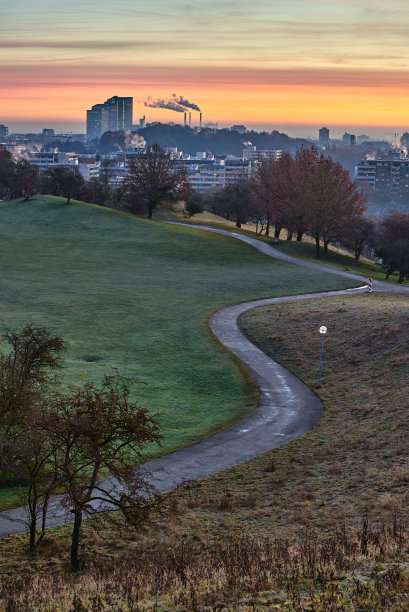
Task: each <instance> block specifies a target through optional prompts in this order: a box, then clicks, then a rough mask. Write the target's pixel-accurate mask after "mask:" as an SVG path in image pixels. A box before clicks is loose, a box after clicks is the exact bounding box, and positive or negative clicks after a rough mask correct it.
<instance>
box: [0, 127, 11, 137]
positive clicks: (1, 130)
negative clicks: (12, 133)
mask: <svg viewBox="0 0 409 612" xmlns="http://www.w3.org/2000/svg"><path fill="white" fill-rule="evenodd" d="M8 135H9V129H8V127H7V125H0V138H7V137H8Z"/></svg>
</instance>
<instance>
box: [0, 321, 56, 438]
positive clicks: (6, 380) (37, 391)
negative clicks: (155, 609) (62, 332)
mask: <svg viewBox="0 0 409 612" xmlns="http://www.w3.org/2000/svg"><path fill="white" fill-rule="evenodd" d="M1 336H2V338H3V341H6V342H7V343H8V344H9V345H10V351H9V353H6V354H4V353H1V354H0V434H1V435H3V436H4V435H9V434H10V433H11V432H12V431H13V430H14V429H16V430H17V432H19V428H20V426H21V425H22V424H23V423H24V422H25V420H26V417H27V414H28V413H29V412H30V411H31V410H32V408H33V406H35V405H36V404H37V403H38V402H39V401H40V400H41V397H42V396H43V394H44V393H45V392H46V390H47V389H48V387H49V386H50V385H51V384H54V383H55V382H56V373H57V372H58V370H60V369H61V367H62V358H61V352H62V351H63V350H64V348H65V343H64V341H63V340H62V338H60V337H59V336H56V335H53V334H52V333H51V332H50V331H49V330H47V329H45V328H42V327H33V326H31V325H26V326H25V327H23V328H21V329H14V330H12V329H5V330H4V331H3V333H2V334H1Z"/></svg>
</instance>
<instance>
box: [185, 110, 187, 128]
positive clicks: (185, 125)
mask: <svg viewBox="0 0 409 612" xmlns="http://www.w3.org/2000/svg"><path fill="white" fill-rule="evenodd" d="M186 125H187V113H185V127H186Z"/></svg>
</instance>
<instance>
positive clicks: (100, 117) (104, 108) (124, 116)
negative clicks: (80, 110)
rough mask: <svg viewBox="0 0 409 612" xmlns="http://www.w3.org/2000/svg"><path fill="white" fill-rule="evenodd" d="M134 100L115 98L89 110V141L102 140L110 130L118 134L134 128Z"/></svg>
mask: <svg viewBox="0 0 409 612" xmlns="http://www.w3.org/2000/svg"><path fill="white" fill-rule="evenodd" d="M132 115H133V98H120V97H119V96H113V97H112V98H109V99H108V100H106V101H105V102H104V103H103V104H95V105H94V106H93V107H92V108H91V109H90V110H87V140H88V141H89V140H93V139H94V138H100V137H101V135H102V134H103V133H104V132H107V131H108V130H110V131H112V132H117V131H119V130H128V129H131V127H132Z"/></svg>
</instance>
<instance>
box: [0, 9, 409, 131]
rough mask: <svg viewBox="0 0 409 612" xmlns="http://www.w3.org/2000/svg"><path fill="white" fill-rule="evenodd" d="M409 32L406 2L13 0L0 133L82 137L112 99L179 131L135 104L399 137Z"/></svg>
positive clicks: (5, 31)
mask: <svg viewBox="0 0 409 612" xmlns="http://www.w3.org/2000/svg"><path fill="white" fill-rule="evenodd" d="M408 26H409V12H408V11H407V2H406V0H392V1H391V2H389V3H388V4H385V3H383V2H377V1H371V2H370V1H368V0H364V1H362V2H359V3H356V2H352V1H350V0H330V1H327V2H326V3H321V2H316V1H314V0H289V1H286V2H284V1H281V0H277V1H275V2H273V3H271V2H264V1H260V2H254V3H248V2H244V1H242V0H235V1H234V2H233V1H230V0H225V1H220V0H219V1H218V2H215V1H213V0H208V1H207V2H206V3H191V2H181V1H180V0H175V1H174V2H172V3H169V2H165V1H164V0H152V1H151V2H150V3H149V5H147V4H146V3H145V2H141V1H139V0H137V1H133V2H132V1H130V0H118V2H117V3H116V4H113V3H112V2H107V1H106V0H100V1H98V2H97V1H96V0H89V1H88V2H87V3H83V2H79V1H77V0H74V1H72V2H70V3H63V2H57V3H56V2H51V1H50V0H40V1H39V2H36V3H33V2H32V1H31V0H17V1H16V2H15V3H13V4H11V3H9V4H8V5H7V6H5V7H4V8H2V19H1V23H0V31H1V42H0V48H1V63H0V89H1V106H0V123H5V124H16V126H17V125H18V124H19V123H22V122H25V123H29V122H34V123H35V122H47V123H48V124H50V125H51V124H52V123H53V122H57V123H58V122H68V123H69V122H71V123H73V124H77V125H80V124H82V125H83V124H84V123H85V111H86V109H87V108H90V106H92V105H93V104H95V103H97V102H98V101H100V100H105V99H107V98H108V97H110V96H112V95H119V96H132V97H133V98H134V122H135V123H136V122H137V121H138V119H139V117H140V116H142V115H144V114H145V115H146V117H147V121H164V122H165V121H173V122H180V123H181V122H182V117H181V116H180V114H178V113H176V112H173V111H169V110H164V109H151V108H146V107H144V104H143V103H144V100H146V98H147V97H148V96H152V97H154V98H155V97H158V98H159V97H166V96H171V95H172V93H175V92H176V93H177V94H178V95H183V96H186V97H187V98H188V99H189V100H193V101H194V102H195V103H196V104H197V105H198V106H200V109H201V110H202V112H203V120H204V122H207V121H208V122H213V123H218V124H219V125H220V126H223V125H231V124H234V123H245V124H246V125H248V126H249V127H251V126H263V125H264V126H266V127H270V128H271V129H274V126H275V125H283V124H291V125H297V124H299V125H304V126H305V125H320V124H322V125H327V124H328V125H345V126H346V127H348V126H355V125H356V126H358V125H361V126H374V127H378V128H379V127H380V126H386V127H388V126H390V127H391V128H394V129H395V128H397V127H399V126H405V125H406V124H407V123H408V115H409V112H408V103H407V100H408V97H409V95H408V94H409V58H408V51H407V31H408ZM196 115H197V113H196V112H193V113H192V121H193V122H197V121H198V117H197V116H196Z"/></svg>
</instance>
